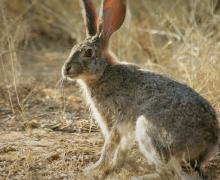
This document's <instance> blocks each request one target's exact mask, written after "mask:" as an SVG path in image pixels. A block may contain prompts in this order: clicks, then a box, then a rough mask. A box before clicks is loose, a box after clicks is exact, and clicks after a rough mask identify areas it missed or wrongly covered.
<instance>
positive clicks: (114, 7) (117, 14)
mask: <svg viewBox="0 0 220 180" xmlns="http://www.w3.org/2000/svg"><path fill="white" fill-rule="evenodd" d="M101 13H102V14H101V21H102V22H101V24H100V29H99V31H101V35H102V37H103V40H104V41H105V42H106V43H107V42H108V40H109V38H110V37H111V35H112V34H113V33H114V32H115V31H117V30H118V29H119V28H120V27H121V25H122V23H123V22H124V19H125V14H126V0H103V4H102V9H101Z"/></svg>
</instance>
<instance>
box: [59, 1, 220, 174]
mask: <svg viewBox="0 0 220 180" xmlns="http://www.w3.org/2000/svg"><path fill="white" fill-rule="evenodd" d="M82 7H83V9H84V20H85V24H86V28H87V29H86V30H87V31H86V32H87V38H86V39H85V40H84V41H83V42H81V43H79V44H77V45H76V46H74V47H73V49H72V51H71V54H70V55H69V57H68V59H67V61H66V62H65V64H64V65H63V67H62V75H63V77H64V78H67V79H69V80H77V82H78V83H79V85H80V86H81V87H82V89H83V92H84V94H85V97H86V101H87V103H88V104H89V106H90V108H91V110H92V113H93V115H94V118H95V119H96V121H97V123H98V125H99V126H100V128H101V131H102V133H103V136H104V138H105V143H104V147H103V150H102V153H101V157H100V159H99V160H98V161H97V162H96V163H95V164H94V165H93V166H92V168H94V169H98V170H100V171H101V172H108V171H111V170H113V169H115V168H116V167H118V166H121V165H122V163H123V162H124V159H125V157H126V156H127V152H128V150H129V148H130V147H131V144H132V143H134V142H136V143H137V144H138V147H139V149H140V151H141V152H142V154H143V155H144V157H145V158H146V160H147V161H148V163H149V164H152V165H154V166H155V167H158V166H160V165H161V164H162V163H166V162H168V161H169V160H170V158H171V157H175V158H176V159H177V160H178V162H180V163H181V164H182V162H183V161H186V162H188V163H189V164H191V165H192V167H193V168H194V169H195V170H196V171H198V172H199V173H201V166H202V165H203V164H204V163H205V162H206V161H207V160H208V159H210V157H211V156H212V155H213V153H215V152H216V150H217V146H218V141H219V126H218V120H217V117H216V114H215V111H214V110H213V108H212V107H211V105H210V104H209V103H208V102H207V100H205V99H204V98H203V97H201V96H200V95H199V94H198V93H197V92H195V91H194V90H192V89H191V88H190V87H188V86H187V85H185V84H182V83H180V82H177V81H175V80H173V79H170V78H168V77H166V76H163V75H160V74H157V73H154V72H150V71H147V70H144V69H141V68H140V67H139V66H137V65H133V64H128V63H120V62H119V61H118V60H117V58H116V57H115V56H114V55H113V53H112V52H111V51H110V50H109V41H110V38H111V36H112V34H113V33H114V32H115V31H117V30H118V29H119V28H120V26H121V25H122V23H123V21H124V19H125V14H126V0H103V2H102V7H101V13H100V17H99V18H98V15H97V13H96V10H95V7H94V5H93V3H92V0H82Z"/></svg>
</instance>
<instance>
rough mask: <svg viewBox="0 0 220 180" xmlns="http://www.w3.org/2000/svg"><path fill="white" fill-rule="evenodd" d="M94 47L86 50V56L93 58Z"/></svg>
mask: <svg viewBox="0 0 220 180" xmlns="http://www.w3.org/2000/svg"><path fill="white" fill-rule="evenodd" d="M93 55H94V54H93V49H91V48H89V49H86V50H85V51H84V57H87V58H91V57H92V56H93Z"/></svg>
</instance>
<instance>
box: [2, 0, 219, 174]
mask: <svg viewBox="0 0 220 180" xmlns="http://www.w3.org/2000/svg"><path fill="white" fill-rule="evenodd" d="M94 2H95V3H96V5H97V11H98V10H99V6H100V2H101V0H94ZM219 24H220V0H165V1H164V0H130V1H129V4H128V12H127V17H126V21H125V23H124V25H123V27H122V28H121V29H120V30H119V31H118V32H117V33H115V34H114V36H113V38H112V49H113V51H114V52H115V54H116V55H117V56H119V58H120V60H122V61H128V62H133V63H137V64H139V65H140V66H142V67H143V68H148V69H150V70H154V71H157V72H159V73H162V74H166V75H168V76H171V77H172V78H174V79H177V80H179V81H181V82H184V83H187V84H188V85H189V86H191V87H192V88H193V89H195V90H196V91H197V92H199V93H201V94H202V95H203V96H205V97H206V98H207V99H208V100H209V101H210V102H211V103H212V105H213V106H214V108H215V109H216V111H217V112H218V114H219V112H220V26H219ZM84 38H85V28H84V24H83V19H82V15H81V8H80V4H79V0H0V119H1V118H2V119H5V118H6V119H7V118H9V119H10V120H12V119H13V118H14V119H16V121H13V122H15V123H16V126H19V127H16V126H15V124H13V123H11V122H12V121H4V122H5V124H6V125H5V126H3V124H1V127H0V129H1V128H2V129H4V130H8V129H9V127H10V128H12V129H19V128H20V129H21V130H22V128H23V129H25V128H27V129H29V128H30V127H35V126H36V127H38V126H39V124H42V122H40V121H41V120H42V119H45V117H43V118H41V119H40V120H39V118H38V119H37V120H36V121H34V125H33V124H32V122H31V121H32V120H33V119H36V118H33V117H37V116H38V115H39V114H42V112H44V113H45V114H46V116H47V118H46V119H47V123H49V124H51V119H53V121H59V122H64V121H65V122H66V121H67V120H72V119H74V118H76V116H75V114H74V113H78V112H81V109H82V107H81V106H80V108H79V107H78V106H76V105H74V103H73V102H75V103H78V104H80V103H81V100H75V98H72V99H71V98H70V99H67V100H66V101H65V102H64V101H63V98H62V97H61V96H59V95H57V92H56V83H57V81H58V80H59V79H60V78H61V75H60V71H61V66H62V64H63V63H64V61H65V59H66V57H67V56H68V54H69V52H70V49H71V48H72V47H73V45H74V44H76V43H77V42H80V41H81V40H83V39H84ZM69 94H72V95H76V96H77V93H76V91H71V92H70V93H69ZM51 97H52V99H51ZM53 97H56V98H55V99H54V98H53ZM70 97H73V96H70ZM73 99H74V100H73ZM65 103H66V107H65V108H64V109H65V112H66V113H65V117H64V116H63V115H62V116H61V115H60V114H59V112H61V109H62V108H63V104H65ZM68 103H69V104H68ZM70 103H72V105H70ZM82 106H83V105H82ZM60 107H62V108H60ZM83 107H84V106H83ZM67 112H69V114H68V113H67ZM85 113H88V112H85V111H82V113H81V115H80V118H82V116H83V115H82V114H85ZM54 114H55V115H56V116H55V115H54ZM71 114H74V115H71ZM73 116H74V117H73ZM85 118H87V117H85ZM14 119H13V120H14ZM42 121H44V120H42ZM9 122H10V123H11V124H10V123H9ZM20 122H22V123H21V124H20V125H19V123H20ZM27 122H28V125H27ZM30 122H31V123H30ZM86 122H87V121H86ZM68 123H69V122H68ZM68 123H67V124H68ZM61 124H62V123H61ZM85 124H86V123H85ZM53 125H54V124H53ZM85 126H86V127H88V129H89V128H90V124H88V123H87V124H86V125H85ZM3 127H4V128H3ZM53 127H54V126H53ZM55 127H56V128H58V129H59V128H61V127H59V126H55ZM74 127H75V128H76V127H77V126H74ZM80 127H81V125H80ZM71 128H72V129H74V128H73V127H71ZM61 129H62V128H61ZM89 131H90V130H89ZM0 152H1V151H0ZM24 155H25V154H24ZM91 159H93V160H94V158H93V156H91ZM91 159H90V160H91ZM61 164H62V163H61ZM22 168H23V166H22ZM22 168H21V169H22ZM71 168H72V169H74V168H73V167H71ZM78 169H79V168H78ZM0 174H1V173H0ZM0 177H1V176H0Z"/></svg>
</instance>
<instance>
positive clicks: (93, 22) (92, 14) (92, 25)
mask: <svg viewBox="0 0 220 180" xmlns="http://www.w3.org/2000/svg"><path fill="white" fill-rule="evenodd" d="M81 2H82V3H81V4H82V7H83V17H84V21H85V25H86V29H87V30H86V32H87V36H94V35H95V34H96V33H97V26H98V15H97V13H96V9H95V7H94V5H93V2H92V0H81Z"/></svg>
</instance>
